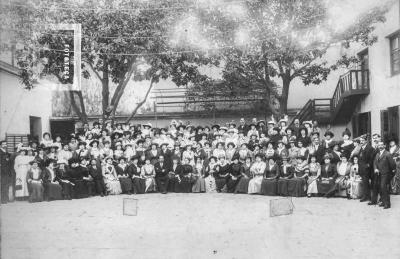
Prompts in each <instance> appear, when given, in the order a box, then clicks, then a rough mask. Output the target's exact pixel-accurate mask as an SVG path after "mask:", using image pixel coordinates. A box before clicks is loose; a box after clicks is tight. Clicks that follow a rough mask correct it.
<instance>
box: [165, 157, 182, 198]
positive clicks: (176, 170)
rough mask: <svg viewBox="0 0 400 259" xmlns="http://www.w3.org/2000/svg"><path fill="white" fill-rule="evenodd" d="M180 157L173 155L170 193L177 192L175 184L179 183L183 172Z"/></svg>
mask: <svg viewBox="0 0 400 259" xmlns="http://www.w3.org/2000/svg"><path fill="white" fill-rule="evenodd" d="M179 161H180V157H179V156H176V155H172V165H171V167H170V172H169V174H168V177H169V181H168V192H175V184H176V183H177V182H178V176H179V174H180V172H181V170H182V165H181V164H180V163H179Z"/></svg>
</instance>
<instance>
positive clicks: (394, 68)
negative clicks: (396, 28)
mask: <svg viewBox="0 0 400 259" xmlns="http://www.w3.org/2000/svg"><path fill="white" fill-rule="evenodd" d="M389 40H390V69H391V72H392V75H396V74H399V73H400V32H397V33H396V34H395V35H393V36H391V37H389Z"/></svg>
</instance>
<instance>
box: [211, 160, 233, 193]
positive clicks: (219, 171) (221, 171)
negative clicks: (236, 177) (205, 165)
mask: <svg viewBox="0 0 400 259" xmlns="http://www.w3.org/2000/svg"><path fill="white" fill-rule="evenodd" d="M229 169H230V165H229V164H228V162H227V161H226V160H225V155H220V156H219V161H218V164H217V166H216V171H215V173H214V179H215V185H216V187H217V192H222V189H223V188H224V186H225V185H226V183H227V181H228V178H229Z"/></svg>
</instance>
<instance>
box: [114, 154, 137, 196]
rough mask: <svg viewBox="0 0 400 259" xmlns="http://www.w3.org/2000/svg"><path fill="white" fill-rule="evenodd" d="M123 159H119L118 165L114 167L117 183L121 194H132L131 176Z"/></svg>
mask: <svg viewBox="0 0 400 259" xmlns="http://www.w3.org/2000/svg"><path fill="white" fill-rule="evenodd" d="M125 159H126V158H125V157H120V158H119V163H118V165H117V166H116V168H115V170H116V171H117V175H118V178H119V183H120V184H121V190H122V193H125V194H132V191H133V183H132V179H131V175H130V174H129V170H128V164H127V163H126V161H125Z"/></svg>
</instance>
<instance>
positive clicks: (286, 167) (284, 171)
mask: <svg viewBox="0 0 400 259" xmlns="http://www.w3.org/2000/svg"><path fill="white" fill-rule="evenodd" d="M282 162H283V164H282V165H281V169H280V174H281V175H280V177H279V179H278V195H280V196H288V194H289V192H288V183H289V179H291V178H292V177H293V175H294V167H293V166H292V165H291V164H290V163H288V160H287V158H283V159H282ZM292 162H293V161H292Z"/></svg>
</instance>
